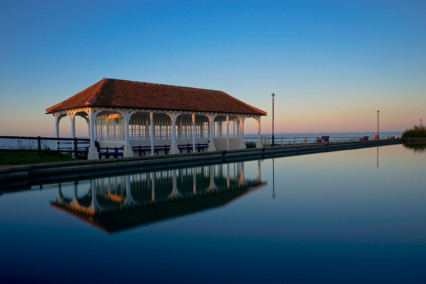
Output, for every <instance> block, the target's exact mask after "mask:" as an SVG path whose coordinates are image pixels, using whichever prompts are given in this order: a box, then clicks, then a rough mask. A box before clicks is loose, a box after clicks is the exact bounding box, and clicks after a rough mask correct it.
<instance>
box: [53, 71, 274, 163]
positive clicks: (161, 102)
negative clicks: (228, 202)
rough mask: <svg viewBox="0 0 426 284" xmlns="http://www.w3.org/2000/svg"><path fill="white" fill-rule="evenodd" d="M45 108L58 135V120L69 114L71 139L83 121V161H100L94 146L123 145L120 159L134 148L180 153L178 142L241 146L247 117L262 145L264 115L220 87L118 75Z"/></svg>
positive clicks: (218, 147) (216, 147)
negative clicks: (77, 122)
mask: <svg viewBox="0 0 426 284" xmlns="http://www.w3.org/2000/svg"><path fill="white" fill-rule="evenodd" d="M46 112H47V113H48V114H53V116H54V117H55V130H56V137H57V138H59V136H60V135H59V133H60V132H59V123H60V120H61V119H62V118H64V117H67V116H68V117H69V118H70V120H71V135H72V137H73V138H75V137H76V134H75V133H76V131H75V119H76V117H77V116H79V117H82V118H83V119H85V120H86V122H87V124H88V130H89V138H90V147H89V150H88V159H99V156H100V155H99V152H98V148H99V147H122V149H123V156H124V157H134V156H137V154H138V152H137V151H136V149H135V148H136V147H139V149H141V148H140V147H144V148H145V149H149V152H150V153H151V155H154V154H155V153H157V154H158V153H159V152H160V151H158V149H159V148H156V147H160V146H167V148H168V149H169V150H170V153H171V154H177V153H179V150H180V151H181V152H182V147H183V146H181V145H186V147H187V150H188V152H189V151H190V150H192V152H195V151H196V150H200V148H201V146H200V145H204V147H205V148H206V149H207V150H208V151H219V150H233V149H244V148H245V143H244V139H243V138H244V122H245V119H246V118H254V119H255V120H256V121H257V125H258V131H257V134H258V135H257V143H256V147H261V141H260V133H261V124H260V118H261V116H263V115H266V112H264V111H262V110H260V109H257V108H255V107H253V106H251V105H248V104H246V103H244V102H242V101H240V100H238V99H236V98H234V97H232V96H230V95H228V94H227V93H225V92H222V91H215V90H206V89H198V88H190V87H180V86H172V85H162V84H153V83H144V82H136V81H126V80H118V79H102V80H101V81H99V82H97V83H95V84H94V85H92V86H90V87H88V88H87V89H85V90H83V91H81V92H79V93H78V94H76V95H74V96H72V97H70V98H69V99H67V100H65V101H63V102H61V103H59V104H56V105H54V106H52V107H50V108H48V109H46ZM97 146H98V147H97ZM191 148H192V149H191ZM164 149H165V148H164ZM167 152H168V151H164V153H167ZM139 154H140V152H139ZM144 154H145V152H144Z"/></svg>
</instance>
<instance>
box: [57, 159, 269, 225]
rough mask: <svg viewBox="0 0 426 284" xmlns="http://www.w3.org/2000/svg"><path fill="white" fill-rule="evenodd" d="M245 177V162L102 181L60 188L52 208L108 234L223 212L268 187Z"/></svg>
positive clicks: (149, 173) (148, 173)
mask: <svg viewBox="0 0 426 284" xmlns="http://www.w3.org/2000/svg"><path fill="white" fill-rule="evenodd" d="M265 184H266V183H265V182H262V180H261V163H260V161H259V162H258V165H257V176H256V177H255V178H253V179H247V178H246V177H245V176H244V162H239V163H231V164H220V165H210V166H201V167H193V168H182V169H171V170H162V171H156V172H144V173H135V174H129V175H123V176H114V177H101V178H96V179H91V180H88V181H80V182H75V183H74V184H73V185H72V190H71V191H70V190H69V188H68V190H66V189H65V190H64V189H63V187H64V186H63V184H61V183H60V184H58V196H57V199H56V201H54V202H51V204H52V206H54V207H56V208H61V209H64V210H66V211H67V212H69V213H72V214H74V215H76V216H77V217H79V218H81V219H83V220H85V221H88V222H90V223H91V224H93V225H95V226H97V227H100V228H101V229H103V230H105V231H107V232H114V231H119V230H123V229H127V228H131V227H134V226H140V225H144V224H148V223H152V222H156V221H160V220H164V219H167V218H173V217H177V216H180V215H184V214H189V213H194V212H197V211H201V210H205V209H209V208H214V207H219V206H222V205H225V204H227V203H229V202H231V201H233V200H235V199H236V198H239V197H240V196H242V195H244V194H246V193H248V192H250V191H251V190H253V189H256V188H258V187H259V186H263V185H265Z"/></svg>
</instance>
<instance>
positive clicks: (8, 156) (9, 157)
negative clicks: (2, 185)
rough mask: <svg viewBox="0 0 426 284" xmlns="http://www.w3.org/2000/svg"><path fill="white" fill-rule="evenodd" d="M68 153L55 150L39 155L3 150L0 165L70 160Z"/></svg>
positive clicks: (0, 155) (0, 153)
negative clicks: (64, 153)
mask: <svg viewBox="0 0 426 284" xmlns="http://www.w3.org/2000/svg"><path fill="white" fill-rule="evenodd" d="M72 160H73V159H72V157H71V156H70V155H63V154H60V153H55V152H44V153H43V154H42V155H41V156H39V155H38V154H37V153H35V152H25V151H22V152H21V151H10V152H9V151H4V152H0V165H25V164H36V163H49V162H63V161H72Z"/></svg>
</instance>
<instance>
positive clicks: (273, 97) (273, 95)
mask: <svg viewBox="0 0 426 284" xmlns="http://www.w3.org/2000/svg"><path fill="white" fill-rule="evenodd" d="M274 99H275V94H274V93H272V146H274V145H275V137H274Z"/></svg>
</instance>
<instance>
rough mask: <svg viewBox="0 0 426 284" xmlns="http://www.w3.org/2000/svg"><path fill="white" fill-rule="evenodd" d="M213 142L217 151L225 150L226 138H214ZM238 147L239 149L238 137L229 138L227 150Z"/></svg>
mask: <svg viewBox="0 0 426 284" xmlns="http://www.w3.org/2000/svg"><path fill="white" fill-rule="evenodd" d="M214 143H215V145H216V150H217V151H225V150H226V138H215V139H214ZM238 149H240V139H239V138H229V150H238Z"/></svg>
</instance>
